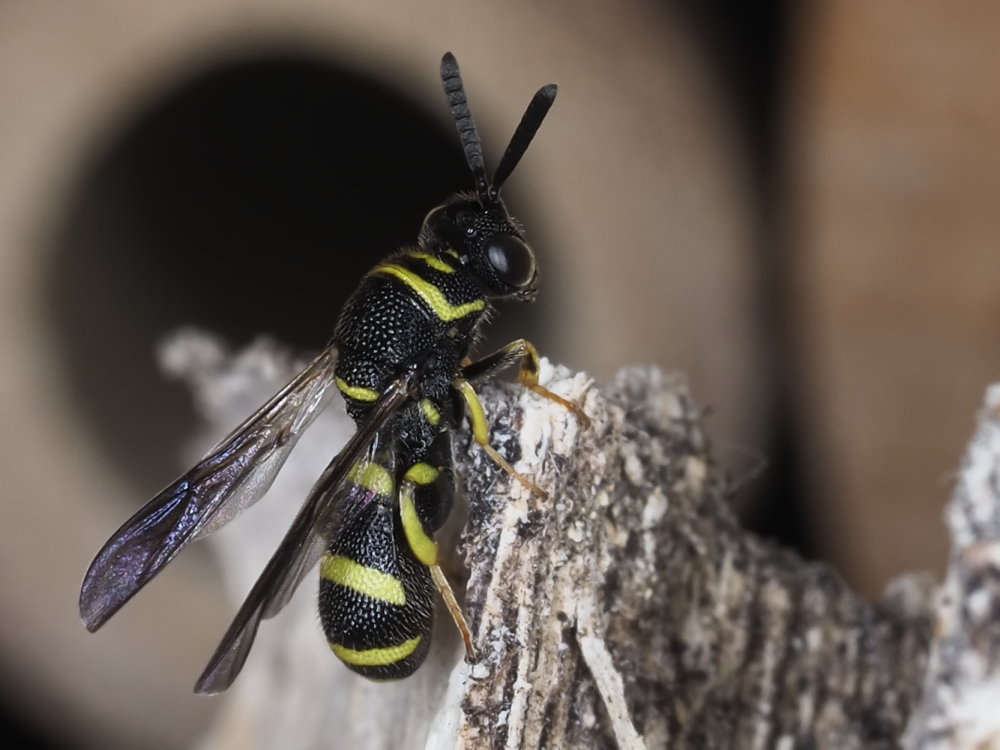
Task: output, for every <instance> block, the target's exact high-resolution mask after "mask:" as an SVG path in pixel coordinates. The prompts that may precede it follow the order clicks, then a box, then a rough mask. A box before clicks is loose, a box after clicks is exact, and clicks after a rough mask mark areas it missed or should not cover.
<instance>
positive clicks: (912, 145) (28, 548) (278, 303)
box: [0, 0, 1000, 748]
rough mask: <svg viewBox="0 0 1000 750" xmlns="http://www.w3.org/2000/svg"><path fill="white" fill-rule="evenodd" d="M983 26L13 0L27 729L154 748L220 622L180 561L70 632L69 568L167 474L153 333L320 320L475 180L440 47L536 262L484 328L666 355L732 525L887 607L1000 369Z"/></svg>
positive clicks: (15, 473)
mask: <svg viewBox="0 0 1000 750" xmlns="http://www.w3.org/2000/svg"><path fill="white" fill-rule="evenodd" d="M998 33H1000V7H998V8H994V6H991V5H981V4H980V5H958V6H948V7H947V8H945V7H944V5H943V4H940V3H933V2H927V1H926V0H906V1H905V2H904V0H889V1H888V2H882V3H877V4H876V3H861V2H843V3H836V4H833V3H822V2H818V1H815V0H814V1H811V2H799V3H790V2H782V1H781V0H771V1H770V2H764V3H757V4H754V6H753V7H751V6H749V5H748V4H743V3H737V2H732V0H708V1H707V2H706V1H701V2H698V1H696V0H673V1H672V2H666V1H664V2H643V1H641V0H621V1H620V2H618V3H615V4H614V5H611V4H607V3H603V2H597V1H596V0H577V1H576V2H572V3H571V2H568V1H562V0H560V1H558V2H549V3H533V2H527V1H526V0H511V1H510V2H506V3H502V4H489V5H487V4H482V3H461V2H458V1H457V0H428V2H425V3H421V4H419V5H417V4H410V3H404V2H398V1H396V0H373V1H372V2H368V3H351V2H343V1H342V0H290V1H288V2H284V3H281V4H278V3H267V2H256V1H251V0H242V1H240V0H216V1H213V2H202V1H199V2H194V1H193V0H173V1H172V2H169V3H168V2H151V3H144V4H137V3H129V2H125V1H124V0H93V1H92V2H90V3H86V4H82V3H81V4H69V3H58V2H35V3H27V2H16V1H15V2H6V3H2V4H0V311H2V312H0V347H2V348H0V351H2V353H3V356H2V359H0V447H2V450H0V479H2V487H3V490H2V492H3V495H2V503H3V505H2V508H3V525H2V529H0V534H2V536H0V594H2V597H3V603H4V612H3V614H2V616H0V666H2V669H3V673H4V674H5V676H6V679H5V680H4V681H3V684H2V686H0V690H2V693H0V700H2V703H3V717H2V718H3V721H4V734H5V735H6V736H7V737H8V738H9V739H10V740H11V741H12V742H13V743H14V745H15V746H25V747H31V746H38V747H46V746H51V747H80V748H83V747H101V748H111V747H179V746H187V745H189V744H190V743H191V742H192V741H193V739H194V738H196V737H197V736H199V735H201V734H202V733H203V732H204V731H205V728H206V727H207V726H209V724H210V722H211V719H212V714H213V712H214V711H215V710H217V708H218V706H219V705H220V702H221V701H224V700H225V698H221V699H213V700H208V699H198V698H195V697H193V696H191V695H190V692H189V691H190V686H191V684H192V681H193V679H194V677H195V676H196V675H197V674H198V673H199V671H200V669H201V667H202V666H203V662H204V659H205V657H206V655H207V654H208V653H210V651H211V649H212V648H213V647H214V645H215V643H216V641H217V639H218V637H219V634H220V633H221V632H222V631H223V629H224V627H225V625H226V623H227V622H228V619H229V617H230V616H231V615H232V612H233V609H234V606H235V603H233V602H227V601H224V600H223V595H222V588H221V586H220V584H219V581H218V580H217V577H216V576H215V574H214V573H213V572H212V571H213V567H212V559H211V555H210V554H209V553H208V552H207V551H206V550H205V549H201V548H198V549H192V550H191V551H189V552H188V553H186V554H185V555H184V556H183V557H182V558H181V559H179V560H178V562H177V563H176V564H175V565H173V566H172V567H171V571H170V572H169V573H168V574H166V575H164V576H163V577H162V578H161V579H159V580H158V581H157V582H156V585H154V586H152V587H150V589H149V590H148V591H145V592H143V594H142V596H140V597H139V598H138V599H137V600H136V601H134V602H132V603H131V604H130V606H129V607H128V608H126V610H124V611H123V612H122V614H121V615H120V616H119V617H117V618H116V619H115V620H113V621H112V622H111V623H109V624H108V625H107V627H106V628H104V629H103V630H102V631H101V633H100V634H99V635H97V636H91V635H88V634H87V633H86V632H85V630H84V629H83V627H82V626H81V625H80V624H79V621H78V617H77V613H76V599H77V592H78V587H79V584H80V580H81V578H82V575H83V572H84V570H85V569H86V566H87V564H88V563H89V561H90V558H91V556H92V555H93V554H94V553H95V552H96V550H97V549H98V547H99V545H100V544H101V543H102V542H103V541H104V539H105V538H106V537H107V536H108V535H109V534H110V533H111V531H113V530H114V529H115V528H116V527H117V526H118V525H119V524H120V523H121V521H122V520H123V519H124V518H125V517H126V516H128V515H129V513H130V512H131V511H132V510H134V509H135V508H136V507H137V506H138V505H139V504H140V503H141V502H143V501H144V500H145V499H146V498H147V497H148V496H149V495H151V494H152V493H153V492H155V491H156V490H157V489H159V488H160V487H161V486H162V485H163V484H165V483H166V482H167V481H169V480H170V479H172V478H173V476H174V475H175V474H176V473H177V472H178V471H179V470H180V469H181V468H183V467H182V465H181V463H180V459H179V456H180V453H181V445H182V444H183V442H184V440H185V439H186V438H187V437H188V436H189V435H190V433H191V431H192V430H193V429H194V427H195V419H194V416H193V412H192V409H191V406H190V402H189V400H188V398H187V396H186V394H185V392H184V390H183V389H182V388H181V387H180V386H178V385H176V384H173V383H169V382H167V381H165V380H164V379H163V378H162V377H161V376H160V375H159V374H158V372H157V370H156V367H155V362H154V358H153V353H154V348H155V346H156V344H157V343H158V342H159V341H160V340H161V339H162V338H163V336H164V335H165V334H167V333H168V332H170V331H172V330H174V329H175V328H177V327H178V326H181V325H189V324H193V325H197V326H200V327H202V328H205V329H207V330H210V331H212V332H215V333H219V334H222V335H223V336H225V337H226V338H227V340H229V341H230V342H231V343H233V344H234V345H240V344H245V343H246V342H248V341H249V340H251V339H252V338H253V337H254V336H256V335H258V334H261V333H270V334H273V335H275V336H277V337H278V338H279V339H280V340H282V341H283V342H286V343H288V344H290V345H292V346H295V347H297V348H301V349H303V350H314V349H317V348H318V347H320V346H322V345H323V344H324V343H325V342H326V341H327V339H328V337H329V335H330V333H331V330H332V326H333V323H334V321H335V319H336V315H337V312H338V311H339V308H340V305H341V303H342V301H343V299H344V298H345V296H346V295H347V294H349V293H350V291H351V290H352V289H353V287H354V285H355V284H356V283H357V279H358V277H359V276H360V275H361V274H362V273H363V272H364V270H365V269H367V268H368V267H369V266H371V264H372V263H373V262H375V260H377V259H378V258H379V257H380V256H382V255H384V254H385V253H386V252H387V251H388V250H390V249H393V248H396V247H398V246H400V245H402V244H405V243H408V242H412V241H413V240H414V238H415V236H416V232H417V230H418V229H419V226H420V221H421V219H422V217H423V215H424V214H425V213H426V211H427V210H428V209H429V208H431V207H433V206H434V205H436V204H437V202H439V201H440V200H441V198H443V197H444V196H445V195H447V194H448V193H450V192H452V191H454V190H456V189H465V188H467V187H468V176H467V174H466V169H465V166H464V162H463V159H462V156H461V152H460V149H459V147H458V142H457V138H456V137H455V133H454V127H453V125H452V123H451V122H450V120H449V115H448V112H447V108H446V106H445V103H444V99H443V96H442V94H441V90H440V82H439V79H438V64H439V60H440V57H441V54H442V53H443V52H444V51H445V50H451V51H453V52H454V53H455V54H456V56H457V57H458V59H459V61H460V63H461V64H462V69H463V74H464V78H465V82H466V86H467V90H468V92H469V97H470V102H471V105H472V108H473V112H474V114H475V116H476V119H477V121H478V123H479V127H480V132H481V134H482V135H483V138H484V141H485V148H486V154H487V160H488V161H489V162H490V163H491V164H496V162H497V160H498V159H499V156H500V154H501V153H502V149H503V147H504V146H505V145H506V141H507V139H508V138H509V136H510V134H511V132H512V130H513V128H514V126H515V124H516V122H517V120H518V118H519V117H520V115H521V113H522V111H523V108H524V106H525V105H526V103H527V101H528V99H529V98H530V96H531V94H532V93H533V92H534V91H535V90H536V89H537V88H538V87H539V86H541V85H542V84H544V83H548V82H550V81H556V82H558V83H559V85H560V93H559V99H558V101H557V103H556V105H555V108H554V109H553V111H552V113H551V114H550V116H549V118H548V120H547V121H546V123H545V125H544V127H543V128H542V129H541V131H540V133H539V135H538V137H537V139H536V141H535V143H534V144H533V146H532V148H531V149H530V150H529V152H528V154H527V156H526V158H525V160H524V161H523V162H522V164H521V166H520V167H519V168H518V170H517V172H516V173H515V175H514V177H513V178H512V179H511V180H510V181H509V182H508V184H507V187H506V188H505V193H506V196H507V199H508V203H509V204H510V206H511V209H512V212H513V213H514V214H515V215H516V216H518V217H519V218H521V219H522V220H523V221H524V222H525V224H526V226H527V227H528V231H529V234H530V236H531V238H532V240H533V244H534V247H535V249H536V251H537V253H538V256H539V262H540V264H541V267H542V274H543V278H542V284H543V286H542V294H541V296H540V299H539V301H538V302H537V303H536V304H534V305H532V306H522V307H520V308H516V307H511V308H510V309H503V310H501V315H500V317H499V319H498V321H497V324H496V325H495V326H494V327H493V329H492V336H493V340H495V341H497V342H500V341H502V340H508V339H510V338H513V337H515V336H518V335H526V336H528V337H530V338H532V339H534V340H535V341H536V342H537V343H538V344H539V346H540V348H541V350H542V351H543V352H544V353H546V354H547V355H549V356H550V357H552V358H553V359H556V360H560V361H562V362H565V363H566V364H568V365H571V366H573V367H575V368H582V369H586V370H588V371H589V372H591V373H592V374H593V375H594V376H595V377H597V378H599V379H603V378H606V377H608V376H609V375H610V374H611V373H613V372H614V371H615V370H616V369H617V368H618V367H620V366H623V365H627V364H640V363H654V364H657V365H660V366H661V367H664V368H667V369H679V370H682V371H684V372H686V373H687V375H688V378H689V381H690V384H691V389H692V391H693V392H694V394H695V396H696V398H697V399H698V400H699V401H700V402H701V403H702V404H704V406H705V409H706V422H707V425H708V429H709V431H710V433H711V436H712V438H713V441H714V445H715V451H716V455H717V457H718V460H719V462H720V463H721V464H722V465H723V466H725V467H726V468H727V470H728V471H729V472H730V473H731V474H732V476H733V480H734V487H735V488H737V491H736V492H735V494H734V502H736V503H737V504H738V505H739V507H740V509H741V512H742V513H743V514H744V516H745V518H746V520H747V523H748V524H750V525H751V526H752V527H753V528H755V529H756V530H758V531H759V532H760V533H762V534H764V535H766V536H769V537H772V538H776V539H779V540H781V541H782V542H784V543H786V544H789V545H792V546H794V547H796V548H797V549H798V550H799V551H800V552H801V553H802V554H803V555H805V556H807V557H810V558H817V559H825V560H828V561H830V562H832V563H833V564H834V565H835V566H836V567H837V569H838V570H839V571H840V572H841V574H842V575H843V576H844V577H845V578H847V579H848V580H849V581H850V582H851V584H853V585H854V586H855V587H857V588H858V589H859V590H860V591H861V592H863V593H864V594H865V595H868V596H872V597H875V596H877V595H878V594H879V592H880V591H881V590H882V588H883V587H884V585H885V584H886V582H887V581H888V580H890V579H891V578H892V577H894V576H896V575H898V574H900V573H902V572H905V571H913V570H928V569H929V570H932V571H939V570H940V569H941V568H942V566H943V562H944V560H945V556H946V553H947V550H946V545H945V535H944V531H943V528H942V525H941V518H940V517H941V508H942V504H943V502H944V501H945V499H946V498H947V495H948V492H949V488H950V486H951V477H952V472H953V470H954V469H955V467H956V466H957V462H958V460H959V457H960V455H961V451H962V449H963V445H964V442H965V441H966V439H967V437H968V435H969V433H970V430H971V427H972V424H973V415H974V413H975V410H976V408H977V405H978V403H979V399H980V396H981V393H982V390H983V388H984V387H985V386H986V385H987V384H988V383H989V382H991V381H994V380H997V379H1000V349H998V347H997V342H998V333H1000V295H998V293H997V292H998V291H1000V258H998V257H997V255H998V254H997V252H996V245H997V238H998V237H1000V211H998V210H997V207H996V201H997V196H998V195H1000V149H998V148H997V147H996V146H997V140H998V137H1000V105H998V103H997V101H996V97H995V96H994V91H995V81H996V80H997V77H998V75H1000V47H998V46H997V45H996V43H995V42H996V39H997V38H998Z"/></svg>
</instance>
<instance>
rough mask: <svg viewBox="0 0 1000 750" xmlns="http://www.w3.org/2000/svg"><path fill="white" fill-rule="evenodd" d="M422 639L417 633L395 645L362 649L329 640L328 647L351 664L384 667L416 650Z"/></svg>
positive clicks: (339, 657) (342, 659)
mask: <svg viewBox="0 0 1000 750" xmlns="http://www.w3.org/2000/svg"><path fill="white" fill-rule="evenodd" d="M422 639H423V636H422V635H418V636H415V637H413V638H410V640H408V641H403V642H402V643H397V644H396V645H395V646H388V647H387V648H367V649H364V650H363V651H357V650H355V649H353V648H347V646H341V645H340V644H339V643H334V642H333V641H330V648H331V649H332V650H333V653H335V654H336V655H337V658H338V659H340V660H341V661H343V662H344V663H346V664H350V665H351V666H354V667H386V666H388V665H390V664H395V663H396V662H397V661H402V660H403V659H405V658H406V657H407V656H409V655H410V654H412V653H413V652H414V651H416V649H417V646H419V645H420V641H421V640H422Z"/></svg>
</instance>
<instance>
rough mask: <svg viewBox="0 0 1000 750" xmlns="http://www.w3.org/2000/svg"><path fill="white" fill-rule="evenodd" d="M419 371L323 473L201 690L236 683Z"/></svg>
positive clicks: (388, 395) (383, 401)
mask: <svg viewBox="0 0 1000 750" xmlns="http://www.w3.org/2000/svg"><path fill="white" fill-rule="evenodd" d="M414 383H415V374H414V373H412V372H411V373H408V374H407V375H405V376H403V377H401V378H399V379H398V380H396V381H394V382H393V383H392V384H391V385H390V386H389V388H388V389H387V390H386V391H385V392H384V393H383V394H382V396H381V398H380V399H379V401H378V403H377V404H376V405H375V407H374V408H373V410H372V412H371V413H370V414H369V416H368V418H367V419H366V420H365V421H364V422H363V423H362V424H361V425H360V426H359V428H358V431H357V432H356V433H354V435H353V436H352V437H351V439H350V440H349V441H348V442H347V444H346V445H345V446H344V448H343V450H341V451H340V453H338V454H337V455H336V456H335V457H334V459H333V460H332V461H331V462H330V464H329V465H328V466H327V467H326V469H325V470H324V471H323V474H322V475H320V478H319V479H318V480H317V481H316V484H314V485H313V488H312V489H311V490H310V491H309V496H308V497H307V498H306V501H305V504H304V505H303V506H302V509H301V510H300V511H299V513H298V515H296V516H295V520H294V521H293V522H292V525H291V528H289V530H288V532H287V533H286V534H285V536H284V538H283V539H282V540H281V543H280V544H279V545H278V549H277V550H275V552H274V554H273V555H272V556H271V559H270V560H269V561H268V563H267V566H266V567H265V568H264V572H263V573H261V574H260V577H259V578H258V579H257V582H256V583H255V584H254V585H253V588H252V589H251V590H250V593H249V594H248V595H247V598H246V600H245V601H244V602H243V605H242V606H241V607H240V610H239V612H237V613H236V617H235V618H233V622H232V624H231V625H230V626H229V629H228V630H227V631H226V634H225V635H224V636H223V637H222V641H221V642H220V643H219V646H218V648H216V650H215V653H214V654H213V655H212V658H211V659H210V660H209V662H208V666H206V667H205V670H204V672H202V675H201V677H199V678H198V682H197V683H196V684H195V692H197V693H218V692H221V691H223V690H225V689H226V688H228V687H229V686H230V685H232V684H233V680H235V679H236V676H237V675H238V674H239V673H240V670H242V669H243V665H244V663H245V662H246V659H247V655H248V654H249V653H250V648H251V646H252V645H253V640H254V637H255V636H256V635H257V628H258V627H259V626H260V621H261V620H262V619H263V618H265V617H270V616H272V615H274V614H275V613H277V612H278V610H280V609H281V607H282V606H284V604H285V603H286V602H287V601H288V600H289V598H291V595H292V593H293V592H294V591H295V588H296V587H297V586H298V584H299V582H300V581H301V580H302V577H303V575H305V573H306V572H307V571H308V570H309V569H310V568H311V567H312V565H313V564H315V562H316V560H317V559H318V558H319V556H320V555H322V553H323V549H324V547H325V541H326V536H327V534H328V533H329V531H330V529H331V528H332V526H333V525H334V524H335V523H338V522H341V523H342V522H343V517H342V515H341V513H342V510H343V509H342V508H341V507H340V506H339V505H338V503H337V500H338V499H339V498H340V497H342V495H341V494H340V493H339V492H338V489H339V488H340V485H341V483H342V482H343V480H344V478H345V477H346V475H347V472H348V471H349V470H350V468H351V466H352V465H353V464H354V462H355V461H357V460H358V458H360V457H361V455H362V454H363V453H364V452H365V451H366V450H368V448H369V446H370V445H371V443H372V441H373V440H374V439H375V437H376V436H377V435H378V433H379V431H380V430H381V429H382V428H383V427H384V426H385V425H386V422H387V421H388V420H389V419H390V418H391V417H392V415H393V414H395V413H396V411H397V410H398V409H399V407H400V406H402V405H403V404H404V403H406V400H407V399H408V398H409V397H410V395H411V392H412V389H413V386H414Z"/></svg>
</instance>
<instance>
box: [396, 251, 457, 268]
mask: <svg viewBox="0 0 1000 750" xmlns="http://www.w3.org/2000/svg"><path fill="white" fill-rule="evenodd" d="M407 255H409V256H410V257H411V258H417V259H418V260H422V261H423V262H424V263H426V264H427V265H429V266H430V267H431V268H433V269H434V270H435V271H440V272H441V273H455V269H454V268H452V267H451V266H449V265H448V264H447V263H445V262H444V261H443V260H441V259H440V258H439V257H437V256H436V255H431V254H430V253H420V252H412V253H407Z"/></svg>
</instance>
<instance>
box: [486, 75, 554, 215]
mask: <svg viewBox="0 0 1000 750" xmlns="http://www.w3.org/2000/svg"><path fill="white" fill-rule="evenodd" d="M557 90H558V88H557V87H556V85H555V84H554V83H550V84H549V85H548V86H543V87H542V88H540V89H538V91H537V92H536V93H535V95H534V96H533V97H531V102H530V103H529V104H528V108H527V109H526V110H524V116H523V117H522V118H521V122H520V123H518V126H517V130H515V131H514V135H513V136H512V137H511V139H510V144H509V145H508V146H507V150H506V151H504V152H503V158H502V159H501V160H500V165H499V166H498V167H497V171H496V172H495V173H494V175H493V186H492V191H493V195H494V196H497V195H499V194H500V187H501V185H503V184H504V183H505V182H506V181H507V178H508V177H510V173H511V172H513V171H514V167H516V166H517V163H518V162H519V161H521V157H522V156H524V152H525V151H527V150H528V146H529V145H530V144H531V139H532V138H534V137H535V133H537V132H538V128H539V127H540V126H541V124H542V120H544V119H545V115H547V114H548V112H549V107H551V106H552V102H554V101H555V100H556V91H557Z"/></svg>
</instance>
